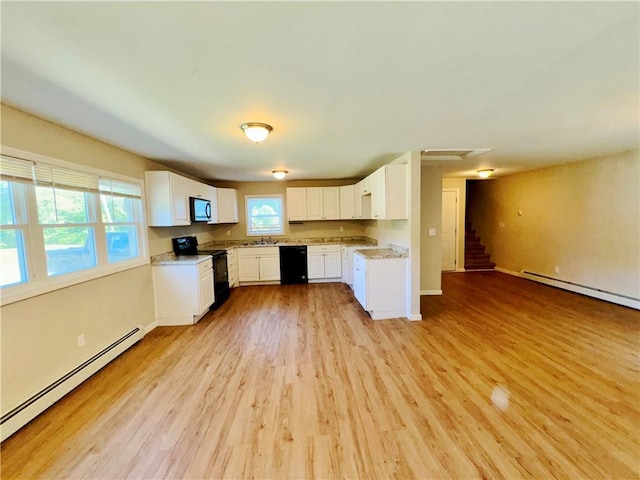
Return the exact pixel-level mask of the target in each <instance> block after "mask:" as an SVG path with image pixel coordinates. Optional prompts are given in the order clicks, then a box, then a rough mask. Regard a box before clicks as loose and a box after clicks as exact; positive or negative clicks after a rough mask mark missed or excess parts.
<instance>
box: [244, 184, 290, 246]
mask: <svg viewBox="0 0 640 480" xmlns="http://www.w3.org/2000/svg"><path fill="white" fill-rule="evenodd" d="M262 198H264V199H267V198H269V199H272V198H275V199H278V200H279V201H280V212H279V216H280V225H281V229H280V231H279V232H252V231H251V219H252V218H253V217H252V215H251V212H250V210H249V201H250V200H254V199H262ZM284 208H285V207H284V195H282V194H280V193H277V194H276V193H271V194H265V195H245V196H244V209H245V218H246V222H247V226H246V231H247V236H248V237H274V236H283V235H285V225H284V219H285V211H284Z"/></svg>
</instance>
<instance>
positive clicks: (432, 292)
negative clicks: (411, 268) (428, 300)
mask: <svg viewBox="0 0 640 480" xmlns="http://www.w3.org/2000/svg"><path fill="white" fill-rule="evenodd" d="M420 295H442V290H420Z"/></svg>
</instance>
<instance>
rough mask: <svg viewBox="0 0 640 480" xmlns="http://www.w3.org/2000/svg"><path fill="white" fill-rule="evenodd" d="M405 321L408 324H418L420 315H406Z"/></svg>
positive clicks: (420, 318)
mask: <svg viewBox="0 0 640 480" xmlns="http://www.w3.org/2000/svg"><path fill="white" fill-rule="evenodd" d="M407 320H409V321H410V322H419V321H420V320H422V314H420V313H411V314H409V315H407Z"/></svg>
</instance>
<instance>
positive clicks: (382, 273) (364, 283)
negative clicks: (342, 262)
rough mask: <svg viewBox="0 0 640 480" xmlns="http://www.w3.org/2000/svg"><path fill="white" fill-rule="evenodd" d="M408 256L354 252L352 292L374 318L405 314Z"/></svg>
mask: <svg viewBox="0 0 640 480" xmlns="http://www.w3.org/2000/svg"><path fill="white" fill-rule="evenodd" d="M406 282H407V259H406V258H374V259H372V258H369V259H368V258H366V257H365V256H363V255H362V254H361V253H359V252H355V254H354V255H353V294H354V296H355V298H356V300H358V303H360V305H362V308H364V309H365V310H366V311H367V312H368V313H369V315H370V316H371V318H372V319H373V320H382V319H384V318H396V317H404V316H406V301H407V285H406Z"/></svg>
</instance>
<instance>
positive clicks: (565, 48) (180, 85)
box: [1, 2, 640, 181]
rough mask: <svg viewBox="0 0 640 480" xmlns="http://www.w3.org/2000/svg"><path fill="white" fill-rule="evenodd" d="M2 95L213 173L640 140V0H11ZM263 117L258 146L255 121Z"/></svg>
mask: <svg viewBox="0 0 640 480" xmlns="http://www.w3.org/2000/svg"><path fill="white" fill-rule="evenodd" d="M1 15H2V91H1V93H2V101H3V102H5V103H7V104H9V105H14V106H16V107H18V108H21V109H23V110H25V111H28V112H32V113H34V114H36V115H39V116H41V117H44V118H48V119H51V120H53V121H55V122H57V123H60V124H63V125H66V126H68V127H70V128H72V129H75V130H79V131H81V132H85V133H87V134H88V135H91V136H93V137H96V138H99V139H102V140H104V141H106V142H109V143H112V144H114V145H117V146H120V147H122V148H125V149H127V150H130V151H133V152H136V153H139V154H141V155H143V156H145V157H148V158H152V159H156V160H158V161H161V162H163V163H166V164H167V165H170V166H172V167H175V168H177V169H179V170H181V171H184V172H186V173H191V174H194V175H196V176H198V177H201V178H203V179H220V180H241V181H252V180H268V179H270V175H269V173H270V171H271V170H273V169H275V168H285V169H288V170H290V171H291V175H290V177H289V178H290V179H311V178H353V177H361V176H364V175H365V174H367V173H369V172H370V171H372V170H373V169H374V168H375V167H377V166H379V165H381V164H382V163H385V162H387V161H389V160H391V159H393V158H395V157H396V156H398V155H399V154H401V153H404V152H406V151H408V150H421V149H470V148H491V149H492V150H491V151H490V152H489V153H485V154H483V155H480V156H476V157H473V158H465V159H464V160H462V161H457V162H456V161H447V162H445V163H446V165H448V167H447V170H448V171H449V175H459V176H463V175H471V174H472V173H473V172H474V171H475V170H476V169H478V168H481V167H491V168H495V169H496V174H498V175H504V174H509V173H513V172H515V171H521V170H526V169H532V168H536V167H540V166H544V165H550V164H556V163H561V162H565V161H573V160H580V159H584V158H592V157H596V156H600V155H605V154H610V153H617V152H620V151H624V150H629V149H634V148H638V145H639V138H638V136H639V131H640V125H639V105H640V95H639V84H640V74H639V71H640V51H639V49H640V47H639V44H640V43H639V39H640V20H639V19H640V4H639V3H638V2H627V3H619V2H544V3H536V2H2V10H1ZM250 121H257V122H265V123H269V124H271V125H272V126H273V127H274V131H273V133H272V135H271V136H270V137H269V138H268V139H267V140H266V141H265V142H264V143H262V144H259V145H256V144H253V143H251V142H249V141H248V140H247V139H246V138H244V136H243V134H242V132H241V130H240V124H242V123H243V122H250Z"/></svg>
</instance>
